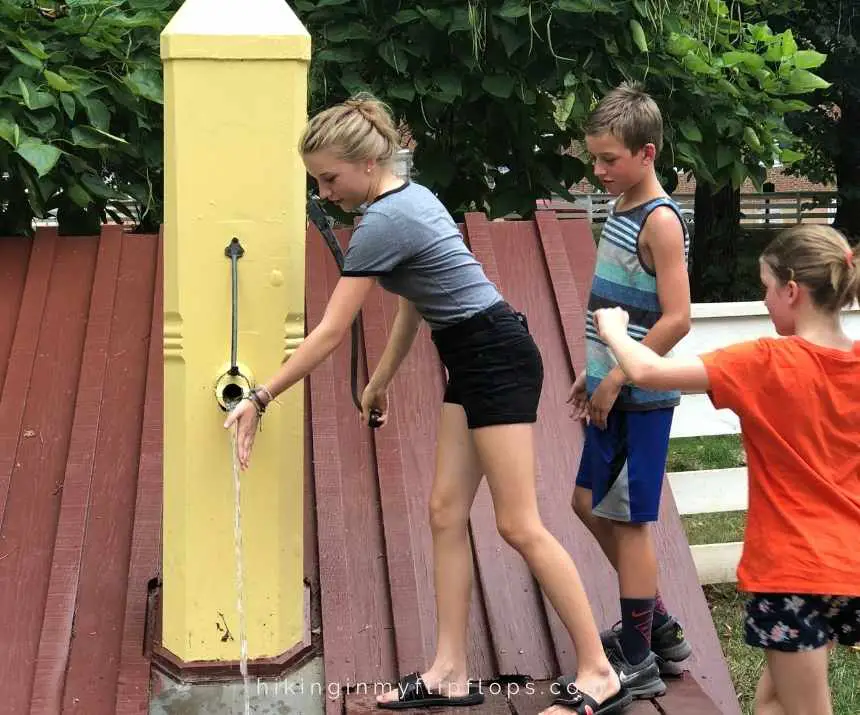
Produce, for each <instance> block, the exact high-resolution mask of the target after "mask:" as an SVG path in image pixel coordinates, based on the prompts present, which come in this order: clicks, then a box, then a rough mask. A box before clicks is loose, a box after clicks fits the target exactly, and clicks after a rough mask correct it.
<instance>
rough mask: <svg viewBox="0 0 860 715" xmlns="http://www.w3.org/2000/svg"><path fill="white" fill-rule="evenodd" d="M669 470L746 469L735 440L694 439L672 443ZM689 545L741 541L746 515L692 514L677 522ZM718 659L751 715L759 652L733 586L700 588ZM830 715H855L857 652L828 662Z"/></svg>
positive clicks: (858, 707)
mask: <svg viewBox="0 0 860 715" xmlns="http://www.w3.org/2000/svg"><path fill="white" fill-rule="evenodd" d="M668 464H669V471H683V470H694V469H723V468H728V467H739V466H742V465H744V464H745V459H744V453H743V448H742V447H741V443H740V438H739V437H737V436H734V435H731V436H727V437H693V438H689V439H675V440H672V442H671V444H670V447H669V461H668ZM682 521H683V523H684V528H685V530H686V532H687V539H688V540H689V542H690V544H716V543H724V542H728V541H740V540H742V539H743V529H744V525H745V523H746V512H727V513H724V514H691V515H688V516H684V517H682ZM703 590H704V592H705V597H706V598H707V599H708V604H709V605H710V608H711V613H712V617H713V620H714V624H715V626H716V630H717V635H718V636H719V639H720V644H721V646H722V648H723V655H724V657H725V659H726V662H727V663H728V666H729V672H730V673H731V678H732V682H733V683H734V686H735V691H736V692H737V694H738V700H739V701H740V704H741V708H742V710H743V712H744V715H752V713H753V699H754V695H755V688H756V684H757V683H758V679H759V676H760V674H761V671H762V667H763V664H764V652H763V651H762V650H760V649H758V648H751V647H749V646H748V645H746V643H745V642H744V602H745V600H746V597H745V596H744V595H742V594H740V593H738V591H737V589H736V588H735V585H734V584H718V585H714V586H704V587H703ZM830 688H831V693H832V698H833V713H834V715H858V713H860V650H853V649H849V648H837V649H836V650H835V651H834V652H833V655H832V656H831V661H830Z"/></svg>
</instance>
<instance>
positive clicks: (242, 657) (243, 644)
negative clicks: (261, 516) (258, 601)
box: [230, 427, 251, 715]
mask: <svg viewBox="0 0 860 715" xmlns="http://www.w3.org/2000/svg"><path fill="white" fill-rule="evenodd" d="M236 429H237V428H236V427H234V428H233V429H232V430H231V431H230V442H231V445H232V448H233V495H234V499H235V505H234V507H235V509H234V520H233V542H234V545H235V547H236V599H237V600H236V610H237V611H238V612H239V672H240V673H241V674H242V683H243V686H244V687H243V691H244V698H245V715H251V687H250V680H249V678H248V634H247V631H246V628H245V607H244V601H245V579H244V576H243V574H242V509H241V504H242V500H241V496H242V492H241V482H240V479H239V448H238V444H237V442H236Z"/></svg>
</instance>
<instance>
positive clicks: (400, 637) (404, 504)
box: [364, 289, 495, 678]
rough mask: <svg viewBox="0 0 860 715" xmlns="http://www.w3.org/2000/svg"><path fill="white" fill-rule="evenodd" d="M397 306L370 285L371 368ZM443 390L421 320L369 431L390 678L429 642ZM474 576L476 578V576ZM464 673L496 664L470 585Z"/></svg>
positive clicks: (430, 648)
mask: <svg viewBox="0 0 860 715" xmlns="http://www.w3.org/2000/svg"><path fill="white" fill-rule="evenodd" d="M396 312H397V299H396V298H395V297H394V296H392V295H389V294H385V293H384V292H383V291H382V290H381V289H377V290H375V291H374V292H373V293H372V295H371V297H370V298H369V300H368V301H367V304H366V307H365V310H364V325H365V334H366V340H365V342H366V345H367V355H368V362H369V364H370V366H371V369H372V367H373V366H375V365H376V364H377V363H378V362H379V359H380V357H381V356H382V351H383V350H384V348H385V344H386V341H387V339H388V334H389V331H390V328H391V326H392V324H393V322H394V316H395V314H396ZM443 393H444V380H443V368H442V364H441V362H440V360H439V356H438V353H437V352H436V348H435V346H434V345H433V344H432V342H431V340H430V334H429V330H428V329H427V327H426V326H422V327H421V328H420V330H419V333H418V335H417V337H416V339H415V343H414V345H413V346H412V349H411V351H410V353H409V355H408V356H407V357H406V359H405V360H404V361H403V363H402V365H401V366H400V369H399V371H398V373H397V376H396V377H395V379H394V381H393V382H392V384H391V386H390V387H389V391H388V403H389V419H388V423H387V425H386V426H385V428H383V429H380V430H378V431H377V432H376V433H374V440H375V445H376V459H377V466H378V471H379V490H380V496H381V500H382V517H383V524H384V528H385V544H386V550H387V557H388V577H389V586H390V590H391V604H392V609H393V617H394V628H395V638H396V643H397V662H398V672H397V673H396V674H392V677H394V678H397V677H399V676H401V675H404V674H405V673H408V672H412V671H415V670H418V671H423V670H424V669H426V668H429V667H430V665H431V664H432V662H433V658H434V656H435V648H436V608H435V590H434V585H433V540H432V535H431V532H430V522H429V504H430V491H431V487H432V483H433V475H434V472H435V465H436V429H437V423H438V420H439V410H440V408H441V404H442V395H443ZM476 581H477V579H476ZM468 644H469V652H468V654H467V655H468V662H469V672H470V676H471V677H473V678H481V677H488V676H489V675H491V674H492V672H493V671H494V669H495V667H494V666H495V664H494V660H493V656H492V648H491V646H490V642H489V640H488V638H487V626H486V622H485V619H484V612H483V609H482V604H481V598H480V591H479V589H477V588H473V590H472V601H471V607H470V613H469V634H468Z"/></svg>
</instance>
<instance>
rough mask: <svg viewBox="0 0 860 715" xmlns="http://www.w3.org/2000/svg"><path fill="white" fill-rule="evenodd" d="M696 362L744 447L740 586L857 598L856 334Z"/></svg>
mask: <svg viewBox="0 0 860 715" xmlns="http://www.w3.org/2000/svg"><path fill="white" fill-rule="evenodd" d="M702 361H703V362H704V364H705V368H706V370H707V372H708V379H709V380H710V384H711V387H710V392H709V394H710V397H711V401H712V402H713V404H714V406H715V407H717V408H723V407H727V408H729V409H730V410H732V411H733V412H735V413H736V414H737V415H738V417H740V422H741V430H742V432H743V441H744V447H745V448H746V452H747V464H748V471H749V510H748V512H747V526H746V533H745V534H744V547H743V556H742V557H741V562H740V565H739V566H738V587H739V588H740V589H741V590H743V591H747V592H749V593H809V594H826V595H838V596H860V342H858V343H855V344H854V350H853V352H845V351H840V350H836V349H832V348H825V347H821V346H818V345H814V344H812V343H810V342H808V341H806V340H804V339H803V338H799V337H796V336H794V337H790V338H776V339H774V338H763V339H761V340H756V341H752V342H747V343H741V344H738V345H734V346H732V347H729V348H726V349H724V350H717V351H714V352H711V353H708V354H706V355H702Z"/></svg>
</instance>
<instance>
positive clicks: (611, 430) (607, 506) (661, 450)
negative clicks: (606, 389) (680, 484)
mask: <svg viewBox="0 0 860 715" xmlns="http://www.w3.org/2000/svg"><path fill="white" fill-rule="evenodd" d="M674 411H675V408H674V407H665V408H662V409H657V410H648V411H643V412H635V411H627V410H619V409H612V410H610V412H609V417H608V419H607V425H606V429H605V430H602V429H598V428H597V427H595V426H594V425H588V426H587V427H586V428H585V446H584V447H583V449H582V459H581V461H580V463H579V474H577V477H576V485H577V486H578V487H583V488H584V489H590V490H591V509H592V513H593V514H594V515H595V516H602V517H604V518H606V519H611V520H613V521H624V522H631V523H634V524H641V523H645V522H649V521H657V516H658V514H659V512H660V491H661V489H662V487H663V475H664V473H665V471H666V455H667V453H668V451H669V432H670V430H671V428H672V414H673V413H674Z"/></svg>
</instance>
